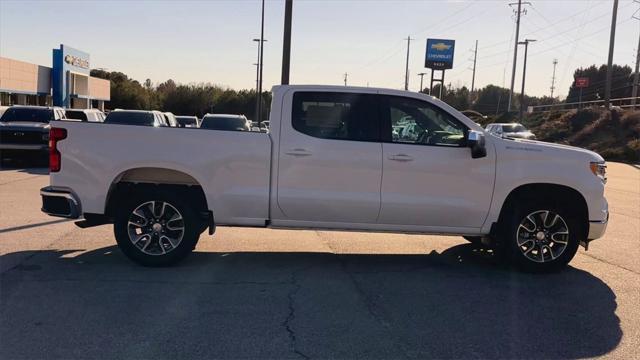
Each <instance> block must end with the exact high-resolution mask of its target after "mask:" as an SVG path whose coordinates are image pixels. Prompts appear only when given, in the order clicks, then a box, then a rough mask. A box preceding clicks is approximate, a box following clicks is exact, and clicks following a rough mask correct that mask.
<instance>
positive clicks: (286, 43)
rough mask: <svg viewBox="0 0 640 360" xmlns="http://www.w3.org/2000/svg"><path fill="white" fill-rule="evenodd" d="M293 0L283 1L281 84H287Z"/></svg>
mask: <svg viewBox="0 0 640 360" xmlns="http://www.w3.org/2000/svg"><path fill="white" fill-rule="evenodd" d="M292 12H293V0H286V1H285V3H284V39H283V41H282V79H281V81H280V83H281V84H282V85H289V66H290V63H291V14H292Z"/></svg>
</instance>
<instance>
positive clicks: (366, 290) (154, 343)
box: [0, 163, 640, 359]
mask: <svg viewBox="0 0 640 360" xmlns="http://www.w3.org/2000/svg"><path fill="white" fill-rule="evenodd" d="M608 170H609V183H608V184H607V198H608V200H609V202H610V209H611V219H610V223H609V228H608V230H607V234H606V236H605V237H604V238H602V239H599V240H597V241H595V242H593V243H592V244H591V247H590V249H589V251H588V252H585V251H584V250H583V249H582V248H581V249H580V250H579V252H578V255H577V256H576V258H575V259H574V260H573V262H572V263H571V267H569V268H568V269H567V270H565V271H563V272H561V273H558V274H550V275H530V274H522V273H516V272H513V271H510V270H508V269H505V268H503V267H500V266H498V265H496V264H494V261H493V259H492V257H491V254H489V253H486V252H484V251H482V250H481V249H478V248H475V247H474V246H472V245H470V244H468V243H466V242H465V241H464V240H463V239H461V238H458V237H437V236H417V235H392V234H368V233H353V232H350V233H337V232H316V231H283V230H266V229H243V228H220V229H218V232H217V233H216V235H215V236H213V237H210V236H205V235H203V236H202V237H201V238H200V242H199V244H198V247H197V249H196V250H197V251H196V253H194V254H193V255H192V256H191V257H190V258H189V259H187V261H185V262H184V263H182V264H180V265H179V266H176V267H172V268H162V269H151V268H144V267H140V266H136V265H134V264H133V263H131V262H129V261H128V260H127V259H126V258H125V257H124V256H123V255H122V254H121V253H120V251H119V250H118V249H117V248H116V247H115V240H114V238H113V235H112V228H111V226H109V225H105V226H100V227H96V228H91V229H80V228H77V227H76V226H75V225H73V223H72V222H71V221H66V220H64V219H59V218H53V217H48V216H46V215H44V214H42V213H41V212H40V210H39V209H40V197H39V194H38V190H39V189H40V188H41V187H43V186H45V185H46V184H47V183H48V177H47V175H46V171H44V170H42V169H32V168H26V169H4V170H1V171H0V204H1V205H0V272H1V274H0V300H1V304H0V313H1V317H0V327H1V329H0V358H2V359H19V358H24V359H40V358H87V359H88V358H106V359H111V358H126V359H133V358H182V359H189V358H278V359H280V358H345V359H347V358H348V359H351V358H394V359H395V358H411V359H414V358H544V359H550V358H586V357H611V358H621V359H622V358H624V359H638V358H640V257H639V255H640V250H639V246H640V168H639V167H636V166H632V165H626V164H618V163H610V164H609V169H608Z"/></svg>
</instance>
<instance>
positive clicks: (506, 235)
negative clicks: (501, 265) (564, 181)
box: [501, 201, 584, 272]
mask: <svg viewBox="0 0 640 360" xmlns="http://www.w3.org/2000/svg"><path fill="white" fill-rule="evenodd" d="M513 210H514V211H512V212H511V215H510V216H509V217H508V218H507V219H505V220H506V221H505V224H503V226H502V236H501V238H502V239H501V240H502V241H503V242H504V243H503V244H502V247H503V249H504V250H505V253H506V255H507V256H508V259H509V260H510V261H511V263H512V264H513V265H515V266H517V267H519V268H520V269H523V270H525V271H529V272H549V271H557V270H560V269H562V268H564V267H565V266H566V265H567V264H568V263H569V261H571V259H573V257H574V256H575V254H576V252H577V250H578V246H579V244H580V238H581V237H582V236H583V233H584V231H583V229H582V228H581V224H580V221H579V220H578V217H577V216H576V215H575V214H574V212H572V211H571V210H569V209H567V208H565V207H564V206H562V205H559V204H554V203H551V202H544V201H542V202H538V201H532V202H530V203H525V201H522V202H521V203H519V204H516V205H515V208H514V209H513Z"/></svg>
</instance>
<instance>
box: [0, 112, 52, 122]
mask: <svg viewBox="0 0 640 360" xmlns="http://www.w3.org/2000/svg"><path fill="white" fill-rule="evenodd" d="M51 120H54V118H53V110H50V109H29V108H9V109H7V111H5V113H4V114H3V115H2V118H0V121H4V122H18V121H30V122H41V123H48V122H49V121H51Z"/></svg>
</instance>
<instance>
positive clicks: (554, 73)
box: [551, 59, 558, 102]
mask: <svg viewBox="0 0 640 360" xmlns="http://www.w3.org/2000/svg"><path fill="white" fill-rule="evenodd" d="M556 65H558V59H553V76H551V101H552V102H553V91H554V90H555V89H556Z"/></svg>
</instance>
